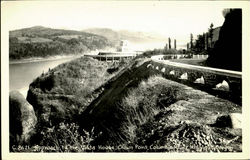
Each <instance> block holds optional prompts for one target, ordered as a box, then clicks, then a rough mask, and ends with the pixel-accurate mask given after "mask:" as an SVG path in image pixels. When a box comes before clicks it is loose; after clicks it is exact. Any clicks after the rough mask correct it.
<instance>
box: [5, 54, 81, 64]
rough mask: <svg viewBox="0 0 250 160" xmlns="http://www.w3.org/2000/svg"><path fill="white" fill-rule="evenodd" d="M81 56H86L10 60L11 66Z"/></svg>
mask: <svg viewBox="0 0 250 160" xmlns="http://www.w3.org/2000/svg"><path fill="white" fill-rule="evenodd" d="M81 56H84V54H76V55H72V54H71V55H57V56H50V57H32V58H27V59H20V60H10V61H9V64H19V63H33V62H42V61H53V60H59V59H67V58H79V57H81Z"/></svg>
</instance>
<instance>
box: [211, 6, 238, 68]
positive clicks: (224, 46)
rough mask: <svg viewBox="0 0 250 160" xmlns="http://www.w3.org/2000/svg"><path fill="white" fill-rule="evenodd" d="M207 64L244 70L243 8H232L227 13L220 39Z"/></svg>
mask: <svg viewBox="0 0 250 160" xmlns="http://www.w3.org/2000/svg"><path fill="white" fill-rule="evenodd" d="M209 54H210V55H209V58H208V60H207V65H208V66H211V67H216V68H223V69H229V70H236V71H241V70H242V10H241V9H231V10H230V12H229V13H227V14H226V15H225V21H224V23H223V25H222V27H221V30H220V34H219V39H218V41H217V42H216V43H215V46H214V49H213V50H212V51H211V52H210V53H209Z"/></svg>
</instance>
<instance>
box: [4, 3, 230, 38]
mask: <svg viewBox="0 0 250 160" xmlns="http://www.w3.org/2000/svg"><path fill="white" fill-rule="evenodd" d="M4 3H5V4H3V5H2V9H4V15H3V16H4V18H3V22H6V23H7V25H8V28H9V30H14V29H19V28H25V27H32V26H35V25H41V26H45V27H51V28H63V29H73V30H82V29H85V28H91V27H106V28H112V29H115V30H120V29H127V30H133V31H146V32H156V33H160V34H162V35H164V36H166V37H172V38H176V39H177V41H178V39H179V40H180V41H183V42H184V41H188V39H189V35H190V33H193V34H194V35H197V34H201V33H203V32H206V31H207V29H208V27H209V25H210V24H211V23H213V24H214V27H217V26H221V25H222V24H223V22H224V17H223V15H222V10H223V9H224V8H227V7H229V6H230V4H229V5H228V4H227V3H229V2H226V1H224V2H216V3H215V2H212V1H205V2H191V1H188V2H184V1H181V2H177V1H168V2H166V1H136V2H132V1H127V2H124V1H123V2H119V1H93V2H91V1H72V2H69V1H54V2H52V1H35V2H34V1H33V2H31V1H22V2H15V1H11V2H4Z"/></svg>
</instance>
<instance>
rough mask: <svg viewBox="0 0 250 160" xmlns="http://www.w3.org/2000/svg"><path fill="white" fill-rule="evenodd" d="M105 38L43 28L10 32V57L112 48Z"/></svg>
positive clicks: (17, 57) (20, 57) (74, 52)
mask: <svg viewBox="0 0 250 160" xmlns="http://www.w3.org/2000/svg"><path fill="white" fill-rule="evenodd" d="M111 45H112V43H111V42H110V41H109V40H108V39H107V38H106V37H104V36H100V35H96V34H92V33H86V32H80V31H74V30H63V29H52V28H46V27H42V26H35V27H31V28H23V29H19V30H14V31H10V32H9V56H10V60H12V59H22V58H30V57H46V56H53V55H58V54H79V53H84V52H88V51H91V50H95V49H103V48H105V47H110V46H111Z"/></svg>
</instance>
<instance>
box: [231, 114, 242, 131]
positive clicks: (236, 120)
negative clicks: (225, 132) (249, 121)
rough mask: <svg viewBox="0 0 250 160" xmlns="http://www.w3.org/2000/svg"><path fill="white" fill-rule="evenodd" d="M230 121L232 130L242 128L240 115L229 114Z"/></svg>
mask: <svg viewBox="0 0 250 160" xmlns="http://www.w3.org/2000/svg"><path fill="white" fill-rule="evenodd" d="M229 116H230V117H231V121H232V128H234V129H236V128H242V126H241V121H242V114H241V113H231V114H229Z"/></svg>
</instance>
